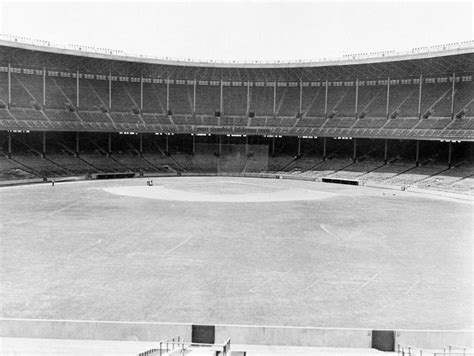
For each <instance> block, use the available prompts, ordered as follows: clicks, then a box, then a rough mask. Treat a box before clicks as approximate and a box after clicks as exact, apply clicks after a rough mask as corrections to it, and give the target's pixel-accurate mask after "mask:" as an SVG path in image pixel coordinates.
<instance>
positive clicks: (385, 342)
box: [372, 330, 395, 352]
mask: <svg viewBox="0 0 474 356" xmlns="http://www.w3.org/2000/svg"><path fill="white" fill-rule="evenodd" d="M372 348H373V349H377V350H380V351H390V352H393V351H395V332H394V331H393V330H373V331H372Z"/></svg>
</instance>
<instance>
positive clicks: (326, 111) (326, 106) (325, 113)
mask: <svg viewBox="0 0 474 356" xmlns="http://www.w3.org/2000/svg"><path fill="white" fill-rule="evenodd" d="M328 85H329V82H328V80H327V79H326V93H325V96H324V116H326V117H327V116H328Z"/></svg>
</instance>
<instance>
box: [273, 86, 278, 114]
mask: <svg viewBox="0 0 474 356" xmlns="http://www.w3.org/2000/svg"><path fill="white" fill-rule="evenodd" d="M276 101H277V82H276V80H275V82H274V85H273V116H276V114H277V112H276V105H277V103H276Z"/></svg>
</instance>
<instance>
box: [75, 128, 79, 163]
mask: <svg viewBox="0 0 474 356" xmlns="http://www.w3.org/2000/svg"><path fill="white" fill-rule="evenodd" d="M75 156H76V157H79V131H78V132H76V154H75Z"/></svg>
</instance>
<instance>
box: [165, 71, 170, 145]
mask: <svg viewBox="0 0 474 356" xmlns="http://www.w3.org/2000/svg"><path fill="white" fill-rule="evenodd" d="M169 111H170V81H169V79H168V80H166V115H168V112H169ZM167 151H168V150H167Z"/></svg>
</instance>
